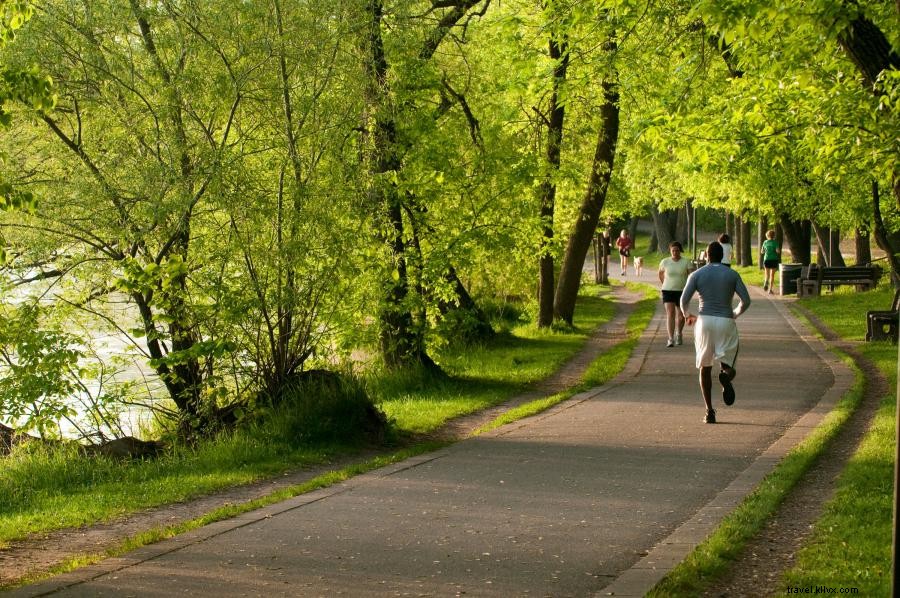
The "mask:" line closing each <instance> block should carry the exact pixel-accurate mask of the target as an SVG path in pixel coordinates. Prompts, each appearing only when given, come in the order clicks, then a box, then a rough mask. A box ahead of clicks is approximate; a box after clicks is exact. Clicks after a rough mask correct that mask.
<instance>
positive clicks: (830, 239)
mask: <svg viewBox="0 0 900 598" xmlns="http://www.w3.org/2000/svg"><path fill="white" fill-rule="evenodd" d="M813 230H814V231H815V232H816V246H817V247H816V249H817V251H818V256H817V257H821V259H820V260H819V263H820V264H825V265H827V266H837V267H844V266H845V265H846V263H845V262H844V256H843V255H842V254H841V235H840V231H838V230H836V229H832V228H829V227H827V226H820V225H818V224H816V223H815V222H813Z"/></svg>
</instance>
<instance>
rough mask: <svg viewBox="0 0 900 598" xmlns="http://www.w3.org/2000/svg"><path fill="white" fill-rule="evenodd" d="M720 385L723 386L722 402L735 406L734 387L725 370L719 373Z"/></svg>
mask: <svg viewBox="0 0 900 598" xmlns="http://www.w3.org/2000/svg"><path fill="white" fill-rule="evenodd" d="M719 383H720V384H721V385H722V400H723V401H725V404H726V405H734V386H732V385H731V378H730V377H729V376H728V373H727V372H726V371H725V370H722V371H721V372H719Z"/></svg>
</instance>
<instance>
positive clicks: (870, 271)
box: [797, 264, 881, 297]
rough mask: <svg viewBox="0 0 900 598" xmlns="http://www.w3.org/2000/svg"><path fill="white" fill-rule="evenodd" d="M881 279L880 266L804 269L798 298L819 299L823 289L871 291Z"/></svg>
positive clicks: (799, 283) (813, 266)
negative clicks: (851, 286)
mask: <svg viewBox="0 0 900 598" xmlns="http://www.w3.org/2000/svg"><path fill="white" fill-rule="evenodd" d="M880 277H881V268H879V267H878V266H843V267H841V266H817V265H815V264H813V265H812V266H809V267H806V268H803V270H802V272H801V274H800V280H798V281H797V296H798V297H813V296H816V297H818V296H819V295H820V294H821V293H822V287H823V286H827V287H831V290H832V291H833V290H834V288H835V287H837V286H840V285H853V286H855V287H856V289H857V290H858V291H869V290H872V289H874V288H875V285H876V284H877V283H878V279H879V278H880Z"/></svg>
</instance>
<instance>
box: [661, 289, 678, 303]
mask: <svg viewBox="0 0 900 598" xmlns="http://www.w3.org/2000/svg"><path fill="white" fill-rule="evenodd" d="M660 292H661V293H662V300H663V303H676V304H680V303H681V291H660Z"/></svg>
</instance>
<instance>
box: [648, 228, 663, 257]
mask: <svg viewBox="0 0 900 598" xmlns="http://www.w3.org/2000/svg"><path fill="white" fill-rule="evenodd" d="M656 251H660V248H659V236H658V235H657V234H656V226H654V227H653V230H652V231H650V245H649V246H648V247H647V253H653V252H656ZM660 253H662V252H661V251H660Z"/></svg>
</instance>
